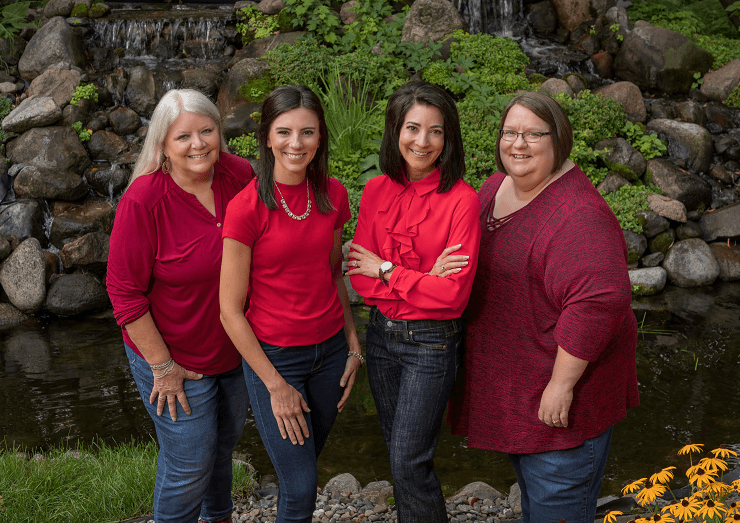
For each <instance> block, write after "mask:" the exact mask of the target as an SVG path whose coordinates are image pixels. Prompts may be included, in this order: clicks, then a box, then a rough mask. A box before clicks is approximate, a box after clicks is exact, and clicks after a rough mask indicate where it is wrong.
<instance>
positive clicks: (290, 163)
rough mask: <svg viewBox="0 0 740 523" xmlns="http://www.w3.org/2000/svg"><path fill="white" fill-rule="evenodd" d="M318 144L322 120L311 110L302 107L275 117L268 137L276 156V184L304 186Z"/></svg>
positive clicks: (268, 142)
mask: <svg viewBox="0 0 740 523" xmlns="http://www.w3.org/2000/svg"><path fill="white" fill-rule="evenodd" d="M319 142H320V140H319V118H318V116H316V113H314V112H313V111H312V110H310V109H306V108H305V107H299V108H298V109H291V110H290V111H286V112H284V113H283V114H281V115H280V116H278V117H277V118H275V120H274V121H273V122H272V125H271V126H270V132H269V134H268V135H267V147H269V148H270V149H272V154H273V155H275V165H274V168H273V172H272V174H273V177H274V179H275V181H277V182H280V183H287V184H298V183H301V182H302V181H303V178H305V176H306V169H307V168H308V165H309V164H310V163H311V160H313V158H314V156H316V151H317V150H318V148H319Z"/></svg>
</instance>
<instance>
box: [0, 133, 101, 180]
mask: <svg viewBox="0 0 740 523" xmlns="http://www.w3.org/2000/svg"><path fill="white" fill-rule="evenodd" d="M6 152H7V155H8V159H9V160H10V161H11V163H13V164H17V163H26V164H31V165H35V166H36V167H41V168H43V169H49V170H57V171H72V172H75V173H80V174H81V173H83V172H84V171H85V168H86V167H87V166H88V165H90V157H89V156H88V155H87V151H86V150H85V147H84V146H83V145H82V143H81V142H80V138H79V137H78V136H77V133H76V132H75V131H74V129H72V128H71V127H66V126H52V127H42V128H34V129H31V130H29V131H26V132H25V133H23V134H22V135H21V136H20V137H19V138H17V139H15V140H12V141H11V142H9V143H8V145H7V146H6Z"/></svg>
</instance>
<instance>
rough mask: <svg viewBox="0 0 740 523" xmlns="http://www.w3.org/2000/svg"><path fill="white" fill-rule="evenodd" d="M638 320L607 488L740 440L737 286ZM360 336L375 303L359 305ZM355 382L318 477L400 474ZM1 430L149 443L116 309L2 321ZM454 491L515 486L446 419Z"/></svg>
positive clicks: (446, 476)
mask: <svg viewBox="0 0 740 523" xmlns="http://www.w3.org/2000/svg"><path fill="white" fill-rule="evenodd" d="M633 308H634V311H635V314H636V316H637V318H638V321H643V318H644V324H645V325H646V326H650V327H652V328H657V327H660V328H661V329H663V330H665V332H663V333H657V334H643V335H641V336H640V340H639V345H638V378H639V383H640V395H641V401H642V405H641V406H640V407H638V408H637V409H634V410H632V411H630V413H629V416H628V418H627V419H626V420H625V421H623V422H621V423H620V424H618V425H617V427H616V429H615V434H614V440H613V444H612V450H611V454H610V459H609V463H608V465H607V470H606V475H605V481H604V490H603V491H602V493H603V494H615V493H617V492H618V489H619V487H621V486H622V484H623V483H624V482H625V481H626V480H628V479H630V478H639V477H645V476H646V475H647V474H650V473H652V471H653V469H654V467H655V466H667V465H676V464H678V462H677V461H676V458H675V451H676V450H677V449H678V448H680V447H681V446H682V445H683V444H684V443H686V441H688V440H691V441H692V442H697V443H706V444H707V445H708V447H709V448H714V446H717V445H720V444H722V443H730V444H733V443H740V441H739V440H738V436H737V435H738V434H740V390H739V389H738V388H737V386H736V382H737V377H738V372H739V371H740V284H737V283H735V284H728V283H723V284H717V285H714V286H711V287H705V288H700V289H679V288H675V287H670V288H668V290H667V291H666V292H665V293H663V294H662V295H660V296H656V297H652V298H642V299H640V301H636V302H635V303H634V305H633ZM355 315H356V321H357V322H358V324H359V325H361V327H360V331H361V335H363V334H364V328H363V327H362V326H363V325H364V324H365V323H366V321H367V310H366V309H365V308H364V307H355ZM362 378H363V379H362V380H360V382H359V383H358V384H357V385H356V388H355V390H354V391H353V393H352V396H351V399H350V403H349V405H348V406H347V408H346V409H345V411H344V412H343V413H342V414H341V415H340V417H339V418H338V421H337V423H336V425H335V427H334V429H333V431H332V434H331V436H330V439H329V442H328V444H327V447H326V449H325V451H324V453H323V455H322V456H321V459H320V460H319V467H320V471H319V475H320V481H319V482H320V484H321V485H323V484H324V483H325V482H326V481H328V480H329V479H330V478H331V477H333V476H334V475H336V474H338V473H342V472H351V473H352V474H354V475H355V476H356V477H357V478H358V479H359V480H360V482H361V483H362V484H363V485H364V484H366V483H368V482H370V481H373V480H379V479H387V480H390V479H391V474H390V468H389V464H388V453H387V450H386V448H385V445H384V443H383V439H382V435H381V433H380V427H379V425H378V421H377V417H376V415H375V409H374V404H373V400H372V396H371V395H370V393H369V387H368V385H367V381H366V380H365V379H364V375H363V376H362ZM0 381H2V383H3V387H2V388H0V433H2V435H3V436H4V439H5V443H4V445H5V446H6V447H10V446H22V447H26V448H31V449H43V448H45V447H48V446H49V445H53V444H57V443H60V442H68V443H70V444H75V443H78V442H80V443H83V444H85V443H90V442H92V441H94V440H95V439H96V438H100V439H101V440H103V441H105V442H114V441H119V442H120V441H127V440H129V439H131V438H133V439H135V440H138V441H146V440H148V439H149V438H151V437H153V436H154V428H153V425H152V422H151V420H150V419H149V417H148V416H147V414H146V412H145V410H144V407H143V405H142V403H141V399H140V398H139V395H138V392H137V391H136V387H135V385H134V382H133V379H132V378H131V376H130V372H129V369H128V363H127V361H126V358H125V356H124V351H123V348H122V343H121V338H120V332H119V329H118V328H117V326H116V325H115V322H114V321H113V318H112V316H111V314H110V313H109V312H106V313H101V314H99V315H97V316H92V317H88V318H83V319H56V320H43V319H41V320H37V321H36V322H35V323H31V324H30V325H24V326H20V327H15V328H10V329H6V330H2V331H0ZM237 450H238V451H239V452H243V453H247V454H249V455H251V460H252V463H253V464H254V465H255V467H256V468H257V470H258V471H259V472H260V473H263V474H264V473H270V472H271V470H272V468H271V465H270V462H269V458H268V457H267V454H266V452H265V451H264V448H263V446H262V443H261V441H260V438H259V435H258V433H257V430H256V427H255V425H254V422H253V420H252V419H251V417H250V419H249V420H248V422H247V426H246V427H245V431H244V435H243V436H242V439H241V441H240V442H239V445H238V447H237ZM436 466H437V470H438V474H439V476H440V478H441V480H442V483H443V485H445V486H446V487H447V488H448V490H452V489H455V488H459V487H461V486H463V485H465V484H467V483H469V482H471V481H476V480H481V481H486V482H487V483H489V484H491V485H493V486H494V487H496V488H497V489H499V490H502V491H508V489H509V487H510V485H511V484H512V483H514V481H515V479H514V473H513V470H512V469H511V467H510V465H509V464H508V460H507V459H506V457H505V456H504V455H502V454H499V453H494V452H486V451H480V450H476V449H469V448H467V447H466V445H465V440H464V438H461V437H457V436H452V435H451V434H450V432H449V429H448V427H447V426H446V425H445V426H443V427H442V435H441V438H440V443H439V448H438V451H437V457H436Z"/></svg>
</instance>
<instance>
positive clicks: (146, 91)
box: [126, 65, 157, 118]
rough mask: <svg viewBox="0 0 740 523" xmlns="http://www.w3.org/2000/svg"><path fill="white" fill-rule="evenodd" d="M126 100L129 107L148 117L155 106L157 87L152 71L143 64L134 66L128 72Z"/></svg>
mask: <svg viewBox="0 0 740 523" xmlns="http://www.w3.org/2000/svg"><path fill="white" fill-rule="evenodd" d="M128 76H129V78H128V83H127V85H126V100H127V101H128V105H129V107H131V109H133V110H134V111H136V112H137V113H139V114H140V115H141V116H143V117H145V118H148V117H149V116H151V114H152V111H154V108H155V107H156V106H157V87H156V83H155V82H154V73H152V72H151V71H150V70H148V69H147V68H146V67H144V66H143V65H140V66H137V67H134V68H133V69H131V70H130V71H129V73H128Z"/></svg>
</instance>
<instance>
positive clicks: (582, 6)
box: [553, 0, 593, 31]
mask: <svg viewBox="0 0 740 523" xmlns="http://www.w3.org/2000/svg"><path fill="white" fill-rule="evenodd" d="M553 4H554V5H555V11H556V12H557V13H558V20H559V21H560V25H562V26H563V27H565V28H566V29H567V30H568V31H574V30H575V29H577V28H578V26H579V25H581V23H582V22H585V21H586V20H592V19H593V16H591V10H590V8H591V0H554V1H553Z"/></svg>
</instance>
